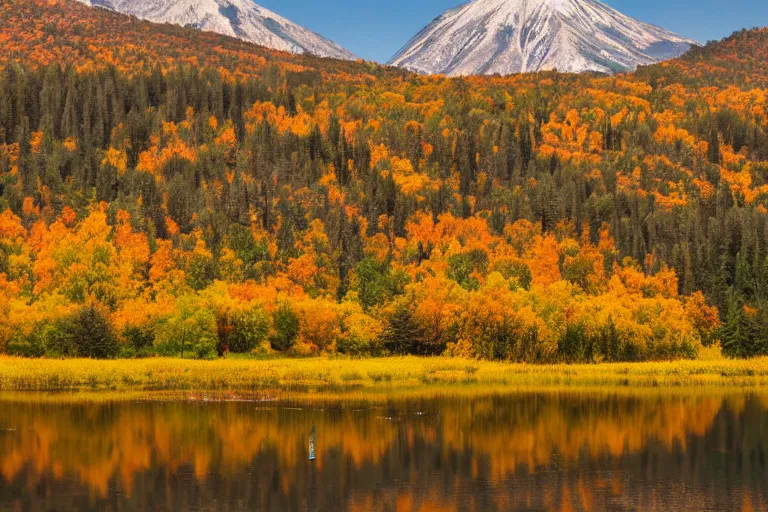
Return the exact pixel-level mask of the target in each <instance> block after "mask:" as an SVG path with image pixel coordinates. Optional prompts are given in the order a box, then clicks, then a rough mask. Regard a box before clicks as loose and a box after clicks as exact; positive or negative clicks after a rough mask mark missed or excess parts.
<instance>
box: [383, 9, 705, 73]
mask: <svg viewBox="0 0 768 512" xmlns="http://www.w3.org/2000/svg"><path fill="white" fill-rule="evenodd" d="M696 45H698V43H697V42H696V41H694V40H692V39H687V38H684V37H681V36H678V35H676V34H673V33H672V32H669V31H667V30H665V29H662V28H660V27H656V26H653V25H650V24H647V23H643V22H640V21H638V20H635V19H633V18H631V17H629V16H626V15H624V14H622V13H620V12H619V11H617V10H615V9H613V8H612V7H609V6H607V5H605V4H603V3H601V2H598V1H595V0H474V1H471V2H469V3H466V4H464V5H461V6H459V7H456V8H454V9H450V10H448V11H446V12H445V13H443V14H442V15H440V16H438V17H437V18H435V19H434V20H433V21H432V22H431V23H430V24H428V25H427V26H426V27H425V28H424V29H422V30H421V31H420V32H419V33H418V34H416V35H415V36H414V37H413V38H412V39H411V40H410V41H409V42H408V43H406V45H405V46H403V48H401V49H400V50H399V51H398V52H397V53H396V54H395V55H394V56H393V57H392V58H391V59H390V60H389V62H388V63H389V64H390V65H394V66H398V67H403V68H406V69H408V70H410V71H415V72H419V73H425V74H446V75H451V76H461V75H472V74H495V73H499V74H512V73H518V72H528V71H542V70H553V69H557V70H559V71H565V72H584V71H597V72H605V73H615V72H620V71H632V70H634V69H636V68H637V67H638V66H639V65H647V64H653V63H656V62H660V61H663V60H667V59H669V58H675V57H678V56H680V55H682V54H683V53H685V52H686V51H687V50H689V49H690V48H691V47H692V46H696Z"/></svg>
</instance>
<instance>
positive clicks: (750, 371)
mask: <svg viewBox="0 0 768 512" xmlns="http://www.w3.org/2000/svg"><path fill="white" fill-rule="evenodd" d="M764 386H768V358H760V359H753V360H748V361H742V360H717V361H677V362H670V363H616V364H599V365H541V366H539V365H523V364H509V363H497V362H488V361H475V360H466V359H453V358H429V359H427V358H417V357H402V358H386V359H362V360H355V359H330V358H317V359H273V360H235V359H230V360H218V361H193V360H183V359H144V360H117V361H96V360H87V359H74V360H48V359H20V358H12V357H0V392H62V391H66V392H88V393H104V392H134V393H142V392H163V391H207V392H233V391H238V392H243V393H254V392H266V391H270V392H275V393H294V394H310V395H311V394H313V393H334V394H340V393H352V394H356V395H366V394H385V395H386V394H393V393H405V392H420V391H421V392H423V391H429V390H436V389H447V390H448V391H449V392H450V390H457V389H465V388H471V389H475V390H476V389H483V388H490V389H497V390H500V391H503V390H514V389H521V388H529V389H546V388H569V389H570V388H573V389H581V388H630V389H632V388H647V389H652V388H723V389H727V388H758V389H759V388H762V387H764Z"/></svg>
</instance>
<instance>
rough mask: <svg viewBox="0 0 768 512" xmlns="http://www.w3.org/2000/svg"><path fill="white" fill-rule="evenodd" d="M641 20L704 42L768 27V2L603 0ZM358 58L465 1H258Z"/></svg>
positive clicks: (400, 40)
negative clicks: (734, 33)
mask: <svg viewBox="0 0 768 512" xmlns="http://www.w3.org/2000/svg"><path fill="white" fill-rule="evenodd" d="M604 1H605V3H607V4H608V5H610V6H612V7H614V8H616V9H618V10H619V11H621V12H623V13H624V14H627V15H629V16H633V17H635V18H638V19H639V20H641V21H645V22H648V23H653V24H655V25H660V26H662V27H664V28H666V29H669V30H672V31H673V32H677V33H679V34H682V35H685V36H688V37H692V38H694V39H696V40H698V41H701V42H706V41H708V40H710V39H721V38H723V37H725V36H728V35H730V34H731V33H732V32H734V31H735V30H740V29H742V28H745V27H747V28H751V27H755V26H768V1H766V0H727V1H723V0H604ZM256 3H258V4H260V5H263V6H264V7H266V8H268V9H271V10H273V11H275V12H277V13H278V14H281V15H283V16H285V17H286V18H288V19H290V20H293V21H295V22H296V23H299V24H301V25H304V26H305V27H308V28H311V29H312V30H314V31H316V32H319V33H320V34H322V35H324V36H325V37H327V38H329V39H332V40H333V41H335V42H337V43H339V44H340V45H341V46H344V47H345V48H347V49H348V50H350V51H352V52H354V53H355V54H357V55H358V56H360V57H363V58H365V59H368V60H375V61H379V62H385V61H387V60H388V59H389V58H390V57H391V56H392V55H393V54H394V53H395V52H396V51H397V50H398V49H400V47H401V46H402V45H403V44H405V43H406V42H407V41H408V39H410V38H411V37H412V36H413V35H414V34H416V33H417V32H418V31H419V30H420V29H421V28H422V27H424V25H426V24H427V23H429V22H430V21H432V19H434V18H435V17H436V16H438V15H439V14H440V13H442V12H443V11H445V10H447V9H450V8H451V7H455V6H457V5H460V4H461V3H464V2H462V0H256Z"/></svg>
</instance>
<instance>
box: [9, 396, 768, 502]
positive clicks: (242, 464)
mask: <svg viewBox="0 0 768 512" xmlns="http://www.w3.org/2000/svg"><path fill="white" fill-rule="evenodd" d="M30 402H34V403H30ZM311 441H312V443H311ZM310 444H312V449H313V451H314V455H315V459H314V460H310ZM767 458H768V396H761V395H755V394H749V393H745V394H741V395H723V396H719V395H718V394H717V393H710V394H706V393H704V392H699V393H696V394H689V393H685V392H680V393H679V394H676V393H675V392H672V391H668V392H658V393H653V392H644V393H641V394H638V395H636V396H635V395H633V394H628V393H626V392H623V393H607V392H598V393H589V392H560V393H517V394H511V395H505V396H484V397H472V398H465V397H453V398H433V399H424V398H420V399H410V400H409V399H398V400H393V401H389V402H387V401H384V402H382V401H376V402H373V403H365V402H360V401H344V400H339V401H327V400H325V401H323V402H317V403H298V402H292V401H281V402H258V401H254V402H246V401H239V402H201V401H190V400H186V401H184V400H182V401H176V402H167V401H166V402H158V401H138V402H113V403H104V404H88V405H82V404H73V403H67V398H66V397H62V398H61V399H57V400H55V401H51V400H50V399H47V400H40V399H31V398H29V397H26V398H25V397H21V398H19V397H18V396H16V397H13V398H10V399H8V398H6V399H4V400H1V399H0V510H13V511H17V510H19V511H22V510H32V511H37V510H142V511H143V510H249V511H250V510H269V511H289V510H361V511H363V510H365V511H368V510H393V511H410V510H414V511H430V510H477V511H491V510H573V511H575V510H617V511H618V510H661V511H668V510H677V511H686V510H690V511H701V510H717V511H749V510H768V460H766V459H767Z"/></svg>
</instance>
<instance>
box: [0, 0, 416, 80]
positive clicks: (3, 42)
mask: <svg viewBox="0 0 768 512" xmlns="http://www.w3.org/2000/svg"><path fill="white" fill-rule="evenodd" d="M12 61H19V62H23V63H24V64H26V65H28V66H44V65H48V64H52V63H58V64H61V65H72V66H74V67H76V68H78V69H86V68H97V69H98V68H101V67H105V66H107V65H109V64H115V65H117V66H118V67H119V68H120V69H123V70H125V71H126V72H128V73H129V74H135V73H147V72H151V71H153V70H154V69H155V68H156V67H162V68H164V69H172V68H175V67H178V66H179V65H180V64H181V65H184V64H188V65H190V64H191V65H196V66H198V67H200V68H208V69H218V70H221V71H222V73H223V74H224V75H225V76H226V75H229V76H230V77H244V76H255V75H263V74H264V73H266V72H267V71H269V70H270V69H271V68H272V67H278V68H281V69H288V70H291V71H294V72H305V71H312V72H317V73H320V74H322V75H323V76H325V77H330V76H334V75H343V76H344V77H345V80H350V81H356V80H363V79H368V77H370V75H371V74H382V73H394V74H402V71H399V70H392V69H387V68H384V67H382V66H376V65H373V64H370V63H360V62H356V61H348V60H338V59H326V58H320V57H316V56H313V55H307V54H304V55H298V54H292V53H287V52H281V51H277V50H272V49H269V48H266V47H263V46H258V45H255V44H253V43H248V42H246V41H243V40H241V39H236V38H234V37H229V36H223V35H219V34H216V33H213V32H201V31H198V30H195V29H190V28H184V27H179V26H176V25H170V24H157V23H152V22H149V21H143V20H140V19H137V18H135V17H131V16H128V15H125V14H122V13H118V12H115V11H111V10H107V9H96V8H92V7H87V6H85V5H83V4H82V3H80V2H78V1H76V0H57V1H50V0H4V1H3V2H0V67H3V66H4V65H6V64H7V63H9V62H12Z"/></svg>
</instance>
